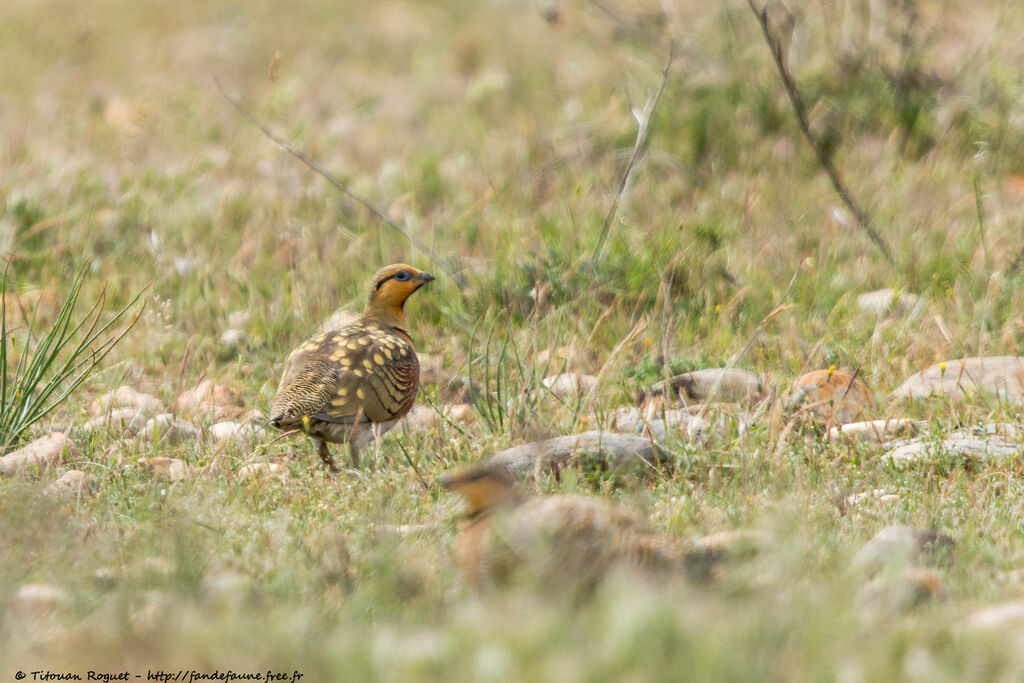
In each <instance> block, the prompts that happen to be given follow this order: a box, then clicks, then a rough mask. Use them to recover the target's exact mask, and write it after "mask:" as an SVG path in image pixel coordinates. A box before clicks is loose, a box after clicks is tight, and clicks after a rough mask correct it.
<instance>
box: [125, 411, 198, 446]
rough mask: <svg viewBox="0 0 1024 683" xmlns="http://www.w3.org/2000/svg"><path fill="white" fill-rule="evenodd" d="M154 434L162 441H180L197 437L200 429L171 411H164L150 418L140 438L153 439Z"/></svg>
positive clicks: (140, 433)
mask: <svg viewBox="0 0 1024 683" xmlns="http://www.w3.org/2000/svg"><path fill="white" fill-rule="evenodd" d="M154 436H155V437H156V438H157V439H159V440H160V441H161V442H165V443H180V442H182V441H187V440H190V439H195V438H197V437H198V436H199V430H198V429H196V428H195V427H194V426H193V425H192V424H190V423H188V422H186V421H185V420H182V419H180V418H177V417H175V416H174V415H172V414H171V413H163V414H161V415H157V416H156V417H153V418H150V419H149V420H148V421H147V422H146V424H145V426H144V427H143V428H142V431H141V432H139V438H140V439H153V438H154Z"/></svg>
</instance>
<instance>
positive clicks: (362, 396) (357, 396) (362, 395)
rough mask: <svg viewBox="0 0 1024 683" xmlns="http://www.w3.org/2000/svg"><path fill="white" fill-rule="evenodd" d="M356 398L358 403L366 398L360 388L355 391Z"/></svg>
mask: <svg viewBox="0 0 1024 683" xmlns="http://www.w3.org/2000/svg"><path fill="white" fill-rule="evenodd" d="M356 398H358V399H359V400H360V401H361V400H363V399H364V398H366V392H365V391H363V388H362V387H359V388H358V389H356Z"/></svg>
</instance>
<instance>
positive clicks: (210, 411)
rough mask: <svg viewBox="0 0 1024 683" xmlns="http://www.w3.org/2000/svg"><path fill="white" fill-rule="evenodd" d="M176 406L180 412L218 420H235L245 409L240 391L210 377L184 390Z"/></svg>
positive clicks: (175, 403)
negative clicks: (215, 381) (217, 382)
mask: <svg viewBox="0 0 1024 683" xmlns="http://www.w3.org/2000/svg"><path fill="white" fill-rule="evenodd" d="M174 407H175V409H176V410H178V411H180V412H183V413H191V414H193V415H196V416H198V417H209V418H210V419H212V420H214V421H217V422H219V421H222V420H233V419H235V418H236V417H238V416H239V415H241V414H242V413H243V412H244V411H245V408H244V407H242V402H241V400H240V399H239V397H238V392H236V391H235V390H234V389H231V388H230V387H226V386H224V385H223V384H214V383H213V380H209V379H207V380H203V381H202V382H200V383H199V384H198V385H197V386H195V387H193V388H192V389H189V390H187V391H183V392H182V393H181V394H180V395H179V396H178V398H177V400H176V401H175V402H174Z"/></svg>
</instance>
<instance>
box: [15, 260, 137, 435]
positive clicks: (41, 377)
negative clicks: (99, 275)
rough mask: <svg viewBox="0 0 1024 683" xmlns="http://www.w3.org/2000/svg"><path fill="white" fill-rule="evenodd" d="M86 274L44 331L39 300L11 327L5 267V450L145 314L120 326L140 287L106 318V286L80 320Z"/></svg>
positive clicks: (76, 279)
mask: <svg viewBox="0 0 1024 683" xmlns="http://www.w3.org/2000/svg"><path fill="white" fill-rule="evenodd" d="M9 265H10V262H9V261H8V266H9ZM85 274H86V273H85V270H82V271H81V272H79V274H78V275H77V276H76V277H75V279H74V281H73V282H72V285H71V290H70V291H69V292H68V293H67V295H66V296H65V298H64V300H63V301H62V303H61V307H60V310H59V311H58V312H57V315H56V318H55V320H54V321H53V324H52V326H50V327H49V328H48V329H47V330H46V331H44V332H42V333H39V331H38V330H37V329H36V314H37V313H38V310H39V306H38V305H37V306H36V307H35V308H34V309H33V310H32V312H31V313H29V312H27V311H25V310H22V311H21V315H22V319H23V320H25V324H24V327H20V328H19V327H14V328H8V324H7V281H8V269H7V268H5V269H4V274H3V279H2V280H0V371H2V373H3V374H2V375H0V453H3V452H5V451H6V450H8V449H9V448H10V447H11V446H12V445H13V444H16V443H17V442H18V441H19V440H20V439H21V438H22V437H24V435H25V434H26V432H27V431H28V429H29V428H30V427H31V426H32V425H34V424H35V423H37V422H39V421H40V420H41V419H43V418H44V417H46V415H47V414H49V413H50V412H51V411H52V410H53V409H54V408H56V407H57V406H58V405H60V404H61V402H63V401H64V400H65V399H66V398H67V397H68V396H69V395H70V394H71V392H72V391H74V390H75V389H76V388H77V387H78V386H79V385H80V384H81V383H82V382H84V381H85V378H86V377H88V376H89V374H90V373H91V372H92V371H93V370H94V369H95V368H96V366H97V365H99V363H100V362H101V361H102V360H103V359H104V358H105V357H106V355H107V354H108V353H110V351H111V350H112V349H113V348H114V346H116V345H117V343H118V342H119V341H121V340H122V339H123V338H124V336H125V335H126V334H128V331H129V330H130V329H131V328H132V327H133V326H134V325H135V323H136V322H137V321H138V319H139V315H141V314H142V309H141V307H140V309H139V312H138V313H137V314H136V315H135V317H134V318H133V319H132V320H131V322H129V323H128V324H127V325H126V326H125V327H124V328H123V329H121V330H117V329H116V328H115V326H116V325H117V324H118V323H119V321H121V320H123V319H124V318H125V317H126V314H127V313H128V310H129V309H130V308H132V307H133V306H134V305H135V304H136V303H137V302H138V301H139V298H140V297H141V296H142V293H141V292H140V293H139V294H137V295H136V296H135V297H134V298H133V299H132V300H131V301H129V302H128V303H127V304H126V305H125V306H124V307H123V308H121V309H120V310H119V311H117V312H116V313H115V314H114V316H113V317H112V318H111V319H109V320H107V321H106V322H101V321H100V318H101V317H102V314H103V308H104V304H105V303H106V290H103V291H101V292H100V295H99V297H98V298H97V300H96V303H94V304H93V305H92V307H91V308H90V309H89V311H88V312H87V313H86V314H85V315H84V316H82V317H81V318H80V319H78V320H77V321H75V319H74V311H75V306H76V304H77V302H78V298H79V295H80V293H81V290H82V283H83V282H84V280H85ZM19 306H20V303H19ZM19 340H20V342H21V343H20V344H18V343H17V342H18V341H19Z"/></svg>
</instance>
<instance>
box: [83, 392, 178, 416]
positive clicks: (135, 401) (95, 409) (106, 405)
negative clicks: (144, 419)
mask: <svg viewBox="0 0 1024 683" xmlns="http://www.w3.org/2000/svg"><path fill="white" fill-rule="evenodd" d="M115 408H136V409H138V410H141V411H142V412H144V413H150V414H152V413H159V412H160V411H162V410H163V409H164V407H163V404H162V403H161V402H160V399H158V398H157V397H156V396H153V395H152V394H144V393H142V392H139V391H136V390H135V389H133V388H131V387H129V386H122V387H118V388H117V389H116V390H114V391H110V392H107V393H106V394H103V395H102V396H100V397H99V398H98V399H96V400H95V401H93V403H92V408H91V410H92V413H93V415H99V414H102V413H109V412H110V411H111V410H113V409H115Z"/></svg>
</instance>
